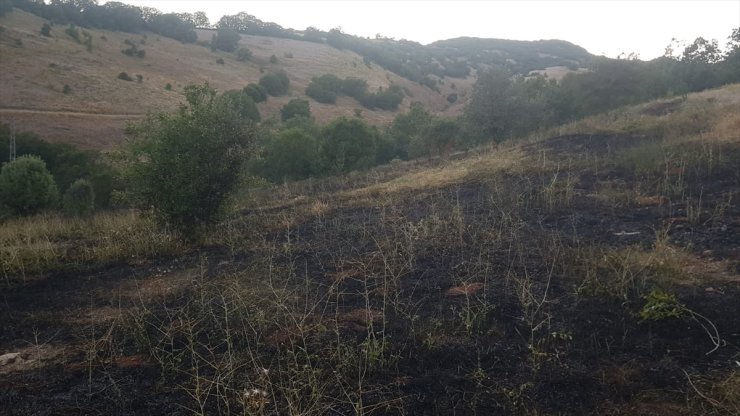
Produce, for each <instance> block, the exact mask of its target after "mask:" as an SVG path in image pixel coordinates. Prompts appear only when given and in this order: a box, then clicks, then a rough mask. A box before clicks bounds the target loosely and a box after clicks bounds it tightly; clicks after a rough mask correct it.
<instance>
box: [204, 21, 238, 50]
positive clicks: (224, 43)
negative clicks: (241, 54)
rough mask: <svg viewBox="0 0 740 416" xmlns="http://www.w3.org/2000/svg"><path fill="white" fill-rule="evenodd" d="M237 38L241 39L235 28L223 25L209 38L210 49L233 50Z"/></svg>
mask: <svg viewBox="0 0 740 416" xmlns="http://www.w3.org/2000/svg"><path fill="white" fill-rule="evenodd" d="M239 39H241V36H240V35H239V32H237V31H236V30H234V29H229V28H225V27H222V28H219V29H218V31H216V33H215V34H214V35H213V39H212V40H211V49H213V50H222V51H225V52H234V50H236V46H237V45H238V44H239Z"/></svg>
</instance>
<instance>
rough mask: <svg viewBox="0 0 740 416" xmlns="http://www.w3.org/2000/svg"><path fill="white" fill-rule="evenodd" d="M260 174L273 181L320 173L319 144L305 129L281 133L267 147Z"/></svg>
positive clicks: (300, 177) (294, 129)
mask: <svg viewBox="0 0 740 416" xmlns="http://www.w3.org/2000/svg"><path fill="white" fill-rule="evenodd" d="M260 162H261V163H260V168H259V169H258V171H259V172H258V173H259V174H261V175H262V176H264V177H266V178H268V179H271V180H273V181H277V180H282V179H302V178H307V177H309V176H311V175H314V174H316V173H318V172H319V169H320V154H319V142H318V140H316V138H315V137H314V136H312V135H311V134H309V133H308V132H306V131H305V130H303V129H300V128H292V129H288V130H285V131H283V132H281V133H280V135H279V136H278V137H276V138H275V139H273V140H271V141H270V142H269V143H268V144H267V145H266V146H265V153H264V157H263V159H262V160H261V161H260Z"/></svg>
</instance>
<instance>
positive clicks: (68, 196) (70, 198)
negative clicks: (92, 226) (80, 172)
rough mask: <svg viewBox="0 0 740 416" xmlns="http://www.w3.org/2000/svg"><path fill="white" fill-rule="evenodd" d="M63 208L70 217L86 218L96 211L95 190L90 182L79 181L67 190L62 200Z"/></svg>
mask: <svg viewBox="0 0 740 416" xmlns="http://www.w3.org/2000/svg"><path fill="white" fill-rule="evenodd" d="M62 207H63V208H64V212H66V213H67V214H68V215H73V216H76V217H84V216H88V215H90V214H92V213H93V211H94V210H95V190H94V189H93V186H92V184H91V183H90V181H88V180H86V179H77V180H76V181H74V183H72V186H70V187H69V189H67V192H65V193H64V198H63V199H62Z"/></svg>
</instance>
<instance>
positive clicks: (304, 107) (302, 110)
mask: <svg viewBox="0 0 740 416" xmlns="http://www.w3.org/2000/svg"><path fill="white" fill-rule="evenodd" d="M280 116H281V118H282V120H283V121H288V120H290V119H292V118H294V117H305V118H310V117H311V107H310V106H309V104H308V101H306V100H303V99H300V98H294V99H292V100H290V101H289V102H288V104H285V105H284V106H283V108H282V109H280Z"/></svg>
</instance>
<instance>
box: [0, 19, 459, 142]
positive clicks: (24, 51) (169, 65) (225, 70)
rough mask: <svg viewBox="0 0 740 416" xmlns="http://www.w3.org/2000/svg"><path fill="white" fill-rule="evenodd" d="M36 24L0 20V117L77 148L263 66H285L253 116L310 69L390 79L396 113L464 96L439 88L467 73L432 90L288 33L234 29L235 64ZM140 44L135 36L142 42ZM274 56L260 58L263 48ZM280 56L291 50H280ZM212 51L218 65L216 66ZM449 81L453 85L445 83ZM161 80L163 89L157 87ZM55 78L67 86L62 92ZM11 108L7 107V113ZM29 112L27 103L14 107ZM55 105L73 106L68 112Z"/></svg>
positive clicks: (249, 78)
mask: <svg viewBox="0 0 740 416" xmlns="http://www.w3.org/2000/svg"><path fill="white" fill-rule="evenodd" d="M44 22H45V20H44V19H41V18H39V17H37V16H34V15H32V14H29V13H26V12H23V11H20V10H17V9H16V10H14V11H13V12H12V13H10V14H8V15H7V16H5V17H3V18H0V26H3V27H4V28H5V30H4V31H3V32H2V33H0V56H1V57H2V61H3V71H2V73H0V90H2V91H3V93H2V95H0V121H1V122H6V123H7V122H10V121H12V120H14V121H15V122H16V125H17V127H19V128H20V129H22V130H30V131H34V132H37V133H39V134H41V135H42V136H43V137H44V138H47V139H49V140H52V141H54V140H65V141H69V142H72V143H76V144H79V145H82V146H86V147H97V148H106V147H109V146H110V145H111V144H113V143H115V142H117V141H119V140H120V139H121V138H122V128H123V126H124V125H125V123H126V122H127V121H130V120H135V119H136V118H138V117H140V116H141V115H143V114H146V113H147V112H151V111H171V110H173V109H175V108H176V107H177V105H178V103H179V102H181V101H182V94H181V92H182V87H183V86H185V85H188V84H191V83H202V82H208V83H210V84H211V85H212V86H214V87H215V88H217V89H219V90H222V91H223V90H228V89H241V88H243V87H244V86H246V85H247V84H248V83H251V82H257V81H258V80H259V78H260V77H261V76H262V75H263V72H264V73H268V72H270V71H276V70H285V71H286V72H287V73H288V76H289V78H290V81H291V86H290V92H289V95H288V96H285V97H277V98H272V97H271V98H270V99H269V100H268V101H267V102H265V103H261V104H260V105H259V108H260V112H261V113H262V117H263V119H266V118H269V117H272V116H279V110H280V108H281V106H282V105H284V104H285V103H287V102H288V101H289V100H290V99H291V98H297V97H300V98H306V97H305V94H304V90H305V88H306V86H307V85H308V83H309V82H310V81H311V78H312V77H316V76H320V75H323V74H326V73H332V74H336V75H338V76H340V77H347V76H354V77H358V78H362V79H365V80H366V81H367V82H368V84H369V87H370V90H371V91H374V90H375V89H376V88H378V87H388V86H389V85H391V84H397V85H399V86H401V87H403V88H404V89H405V91H406V92H407V97H406V98H405V100H404V102H403V103H402V105H401V107H400V109H399V111H402V110H403V109H404V108H407V107H408V105H409V104H410V103H411V102H412V101H420V102H422V103H423V104H424V105H425V106H426V107H427V108H428V109H430V110H431V111H434V112H438V113H443V114H448V115H455V114H458V113H459V112H460V110H461V108H462V105H463V103H464V99H461V100H459V101H458V102H457V103H456V104H455V105H450V104H449V103H448V102H447V100H446V96H447V94H449V93H450V92H456V93H457V94H458V95H459V96H461V97H463V98H464V97H465V96H466V95H467V94H468V92H469V89H470V86H471V84H472V82H473V78H472V77H469V78H468V79H454V80H450V82H449V83H446V85H440V93H438V92H435V91H432V90H431V89H429V88H427V87H424V86H421V85H419V84H418V83H415V82H411V81H409V80H407V79H405V78H401V77H399V76H398V75H395V74H393V73H390V72H388V71H386V70H384V69H383V68H381V67H380V66H378V65H374V64H370V65H366V64H364V63H363V59H362V57H360V56H359V55H357V54H355V53H354V52H351V51H347V50H339V49H336V48H333V47H331V46H328V45H323V44H317V43H311V42H303V41H297V40H290V39H279V38H267V37H261V36H247V35H243V36H242V39H241V41H240V46H244V47H247V48H249V49H250V50H252V52H253V53H254V57H253V59H251V60H250V61H249V62H239V61H237V60H236V57H235V56H234V54H230V53H225V52H220V51H216V52H213V51H211V50H210V48H208V47H204V46H199V45H196V44H183V43H180V42H178V41H175V40H172V39H168V38H165V37H161V36H158V35H154V34H130V33H121V32H110V31H105V30H95V29H88V31H89V33H91V35H92V39H93V41H92V44H93V47H92V51H91V52H88V51H87V50H86V47H85V46H84V45H82V44H80V43H78V42H76V41H75V40H74V39H73V38H71V37H70V36H68V35H67V34H65V27H63V26H55V27H54V28H53V29H52V32H51V34H52V37H50V38H47V37H44V36H41V35H40V28H41V26H42V24H43V23H44ZM211 36H212V31H208V30H200V31H199V37H200V40H202V41H208V40H210V39H211ZM126 40H130V41H132V42H135V43H136V44H137V46H138V47H139V48H140V49H144V50H145V51H146V56H145V57H144V58H136V57H129V56H126V55H124V54H123V53H121V50H123V49H125V48H127V47H128V46H127V45H126V44H125V41H126ZM142 42H143V43H142ZM272 55H275V56H276V57H277V58H278V63H277V64H271V63H270V62H269V58H270V56H272ZM286 56H292V58H288V57H286ZM219 58H221V59H223V61H224V64H218V63H217V60H218V59H219ZM120 72H126V73H128V74H129V75H130V76H131V77H132V78H134V79H135V78H136V75H139V74H140V75H142V77H143V79H142V82H141V83H138V82H136V81H133V82H127V81H123V80H120V79H118V78H117V76H118V74H119V73H120ZM452 82H454V83H455V85H454V88H455V89H452V88H453V87H452V86H451V84H452ZM167 83H170V84H171V85H172V86H173V89H172V91H168V90H166V89H165V85H166V84H167ZM64 85H69V87H70V88H71V91H70V92H69V93H68V94H64V93H63V92H62V91H63V88H64ZM310 102H311V111H312V113H313V114H314V116H315V117H316V119H317V120H318V121H320V122H325V121H328V120H330V119H332V118H335V117H338V116H352V115H354V113H355V110H359V111H362V116H363V117H364V118H365V119H366V120H368V121H369V122H371V123H386V122H389V121H390V120H392V118H393V117H394V115H395V112H390V111H372V110H368V109H366V108H363V107H362V106H361V105H360V104H359V103H357V102H356V101H354V100H353V99H349V98H346V97H344V98H340V100H339V101H338V102H337V104H336V105H326V104H319V103H317V102H315V101H313V100H310ZM9 109H12V110H13V111H9ZM22 110H33V111H22ZM64 112H67V113H69V112H73V113H75V115H74V116H73V117H69V115H68V114H63V113H64Z"/></svg>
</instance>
